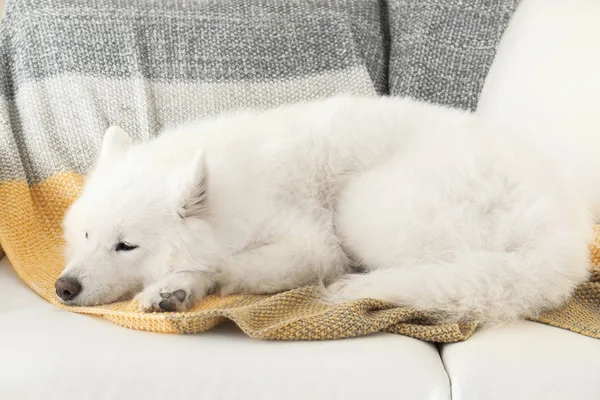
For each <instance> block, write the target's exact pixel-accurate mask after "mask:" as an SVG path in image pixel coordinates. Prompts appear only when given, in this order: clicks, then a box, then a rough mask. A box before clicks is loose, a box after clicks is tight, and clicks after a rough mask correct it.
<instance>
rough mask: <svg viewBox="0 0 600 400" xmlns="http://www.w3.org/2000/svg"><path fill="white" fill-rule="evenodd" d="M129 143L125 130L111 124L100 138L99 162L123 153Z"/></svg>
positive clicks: (130, 143) (129, 139)
mask: <svg viewBox="0 0 600 400" xmlns="http://www.w3.org/2000/svg"><path fill="white" fill-rule="evenodd" d="M131 145H132V142H131V138H130V137H129V135H128V134H127V132H125V131H124V130H123V129H121V128H119V127H118V126H111V127H110V128H108V129H107V130H106V133H105V134H104V139H102V148H101V150H100V157H99V163H103V162H105V161H109V160H111V159H114V158H115V157H117V156H119V155H120V154H123V153H125V152H126V151H127V149H129V147H131Z"/></svg>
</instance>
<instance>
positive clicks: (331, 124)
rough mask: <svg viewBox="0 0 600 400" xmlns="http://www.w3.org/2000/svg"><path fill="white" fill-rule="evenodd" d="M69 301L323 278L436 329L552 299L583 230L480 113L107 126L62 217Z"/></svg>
mask: <svg viewBox="0 0 600 400" xmlns="http://www.w3.org/2000/svg"><path fill="white" fill-rule="evenodd" d="M64 230H65V237H66V243H67V246H66V260H67V266H66V268H65V270H64V272H63V273H62V276H61V277H60V279H59V280H58V281H57V282H56V289H57V295H58V296H59V299H60V300H61V301H63V302H64V303H66V304H69V305H74V306H90V305H97V304H102V303H109V302H114V301H117V300H123V299H127V298H131V297H133V296H135V300H136V301H137V304H138V305H139V308H140V310H142V311H147V312H152V311H178V312H179V311H184V310H187V309H189V308H190V307H192V306H193V305H194V304H195V303H197V302H198V301H200V300H202V298H204V297H205V296H206V295H207V294H209V293H211V292H215V293H220V294H222V295H227V294H238V293H276V292H280V291H284V290H289V289H294V288H298V287H301V286H304V285H316V284H323V285H324V287H325V289H324V290H323V299H324V301H327V302H333V303H340V302H346V301H352V300H356V299H361V298H374V299H380V300H384V301H387V302H390V303H393V304H395V305H398V306H402V307H412V308H414V309H417V310H423V311H428V312H433V313H435V314H436V315H438V316H439V318H440V320H442V321H457V320H461V319H471V318H473V319H478V320H480V321H482V322H484V323H494V322H503V321H507V320H511V319H515V318H519V317H524V316H531V315H534V314H536V313H538V312H540V311H541V310H544V309H548V308H552V307H556V306H559V305H561V304H562V303H563V302H564V301H565V300H566V299H567V298H568V297H569V295H571V294H572V292H573V290H574V289H575V287H576V286H577V285H578V284H580V283H582V282H583V281H584V280H585V279H586V277H587V276H588V267H589V256H588V245H589V243H590V240H591V238H592V218H591V217H590V214H589V212H588V211H587V208H586V206H584V204H582V201H581V199H580V198H579V197H578V196H577V195H576V193H575V191H573V190H571V188H570V187H569V183H568V182H565V181H564V180H561V178H560V174H559V173H558V172H557V171H556V169H555V166H554V165H553V163H552V162H550V161H548V160H546V159H545V158H544V156H543V155H542V154H539V152H537V151H536V149H535V148H532V147H528V145H527V144H526V143H525V142H524V141H523V140H522V139H521V138H520V137H518V136H517V135H514V134H511V133H510V132H506V131H502V130H501V129H498V128H495V127H493V126H488V125H487V124H486V123H485V122H484V121H481V120H479V119H478V118H477V117H476V116H475V115H473V114H470V113H467V112H462V111H457V110H451V109H447V108H443V107H439V106H434V105H429V104H424V103H419V102H415V101H412V100H409V99H401V98H389V97H388V98H362V97H351V96H338V97H333V98H329V99H324V100H319V101H314V102H306V103H298V104H293V105H287V106H282V107H278V108H274V109H272V110H266V111H239V112H235V113H229V114H224V115H221V116H218V117H216V118H212V119H207V120H203V121H200V122H195V123H191V124H188V125H184V126H181V127H179V128H177V129H172V130H169V131H166V132H164V133H162V134H161V135H159V136H158V137H156V138H154V139H152V140H149V141H146V142H142V143H136V144H133V143H132V141H131V139H130V137H129V136H128V134H127V133H126V132H124V131H123V130H121V129H120V128H118V127H111V128H110V129H108V131H107V132H106V134H105V137H104V140H103V143H102V148H101V151H100V155H99V158H98V161H97V163H96V165H95V167H94V169H93V170H92V171H91V173H90V174H89V176H88V177H87V179H86V182H85V186H84V190H83V193H82V195H81V197H80V198H79V199H78V200H77V201H76V202H75V203H74V204H73V205H72V207H71V208H70V210H69V211H68V213H67V215H66V217H65V220H64Z"/></svg>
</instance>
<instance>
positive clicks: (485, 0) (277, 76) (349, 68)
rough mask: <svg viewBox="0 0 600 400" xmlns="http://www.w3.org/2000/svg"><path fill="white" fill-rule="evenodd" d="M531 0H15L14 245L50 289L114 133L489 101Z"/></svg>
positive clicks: (0, 31)
mask: <svg viewBox="0 0 600 400" xmlns="http://www.w3.org/2000/svg"><path fill="white" fill-rule="evenodd" d="M517 2H518V0H94V1H91V0H8V3H7V9H6V16H5V18H4V20H3V21H2V23H1V25H0V244H1V245H2V247H3V248H4V249H5V251H6V253H7V255H8V256H9V258H10V259H11V261H12V263H13V265H14V267H15V269H16V270H17V272H18V273H19V274H20V275H21V277H22V278H23V279H24V280H25V281H27V282H28V283H29V284H30V285H31V286H32V288H34V289H35V290H36V291H37V292H38V293H40V294H41V295H42V296H44V297H46V298H48V299H51V298H53V294H52V287H51V282H52V279H53V277H54V276H55V275H56V274H58V272H59V271H60V270H61V268H62V259H61V256H60V251H59V249H60V248H61V245H62V242H61V239H60V237H61V229H60V220H61V218H62V215H63V213H64V211H65V209H66V208H67V207H68V205H69V204H70V202H71V201H73V199H74V198H75V197H76V196H77V193H78V191H79V189H80V187H81V182H82V180H81V176H82V174H84V173H85V172H86V171H87V170H88V168H89V167H90V166H91V165H92V163H93V161H94V158H95V156H96V153H97V151H98V148H99V145H100V140H101V136H102V135H103V133H104V132H105V130H106V128H107V127H108V126H110V125H120V126H122V127H124V128H125V129H126V130H127V131H128V132H131V133H132V134H133V135H134V136H135V137H136V139H143V138H148V137H151V136H154V135H156V134H158V133H159V132H160V131H161V130H162V129H164V128H165V127H167V126H170V125H175V124H178V123H181V122H183V121H186V120H190V119H196V118H199V117H203V116H208V115H213V114H216V113H219V112H222V111H225V110H229V109H233V108H240V107H253V108H264V107H270V106H275V105H278V104H282V103H287V102H292V101H298V100H307V99H314V98H318V97H323V96H328V95H332V94H335V93H341V92H345V93H352V94H362V95H376V94H390V95H402V96H411V97H413V98H416V99H420V100H426V101H430V102H435V103H439V104H445V105H449V106H454V107H461V108H465V109H471V110H472V109H475V107H476V105H477V99H478V95H479V93H480V90H481V88H482V85H483V81H484V78H485V76H486V74H487V71H488V69H489V66H490V64H491V62H492V60H493V58H494V54H495V51H496V47H497V45H498V42H499V40H500V37H501V35H502V33H503V30H504V28H505V27H506V25H507V22H508V20H509V18H510V16H511V14H512V12H513V11H514V9H515V7H516V3H517Z"/></svg>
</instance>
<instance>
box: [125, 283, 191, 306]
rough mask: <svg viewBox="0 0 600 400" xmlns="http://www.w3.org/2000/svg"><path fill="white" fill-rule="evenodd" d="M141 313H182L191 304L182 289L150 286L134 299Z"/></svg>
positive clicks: (189, 296) (187, 294)
mask: <svg viewBox="0 0 600 400" xmlns="http://www.w3.org/2000/svg"><path fill="white" fill-rule="evenodd" d="M134 301H136V302H137V305H138V309H139V310H140V311H142V312H183V311H186V310H187V309H188V308H189V307H190V305H191V303H192V299H191V295H190V294H189V293H188V292H187V291H186V290H184V289H177V288H164V287H156V286H150V287H148V288H147V289H146V290H144V291H143V292H142V293H140V294H139V295H137V296H136V297H135V299H134Z"/></svg>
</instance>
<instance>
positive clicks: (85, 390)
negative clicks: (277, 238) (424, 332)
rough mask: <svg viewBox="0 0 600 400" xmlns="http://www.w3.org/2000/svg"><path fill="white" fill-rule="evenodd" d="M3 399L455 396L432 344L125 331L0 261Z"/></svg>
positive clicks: (383, 337)
mask: <svg viewBox="0 0 600 400" xmlns="http://www.w3.org/2000/svg"><path fill="white" fill-rule="evenodd" d="M0 293H1V294H0V299H1V300H2V301H0V327H1V328H0V354H2V363H1V364H0V398H2V399H24V398H27V399H44V400H51V399H60V400H64V399H66V398H73V397H76V398H78V399H125V398H127V399H161V400H163V399H166V398H168V399H242V398H260V399H284V398H285V399H361V400H362V399H369V398H389V399H392V398H398V399H400V398H408V399H432V400H435V399H449V398H450V392H449V383H448V378H447V375H446V372H445V371H444V366H443V365H442V362H441V360H440V357H439V353H438V351H437V349H436V347H435V346H434V345H432V344H429V343H425V342H421V341H419V340H416V339H412V338H408V337H404V336H400V335H393V334H385V333H381V334H375V335H371V336H367V337H361V338H356V339H346V340H338V341H323V342H273V341H259V340H255V339H250V338H248V337H247V336H246V335H244V334H243V333H242V332H240V331H239V330H238V329H237V328H236V327H235V326H232V325H227V326H223V327H220V328H217V329H216V330H214V331H211V332H206V333H202V334H198V335H175V334H159V333H150V332H143V331H134V330H128V329H125V328H122V327H119V326H117V325H114V324H112V323H110V322H108V321H106V320H103V319H101V318H98V317H93V316H87V315H79V314H73V313H69V312H66V311H64V310H61V309H58V308H56V307H54V306H52V305H50V304H48V303H47V302H46V301H45V300H42V299H41V298H39V297H38V296H37V295H36V294H35V293H34V292H32V291H31V289H29V288H28V287H26V286H25V284H24V283H22V281H21V280H20V279H19V278H18V277H17V276H16V274H15V273H14V271H13V270H12V268H11V267H10V265H9V264H8V261H7V260H6V259H4V261H2V263H1V264H0Z"/></svg>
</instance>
